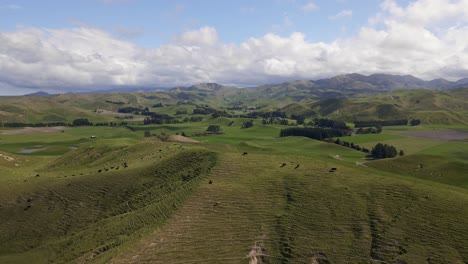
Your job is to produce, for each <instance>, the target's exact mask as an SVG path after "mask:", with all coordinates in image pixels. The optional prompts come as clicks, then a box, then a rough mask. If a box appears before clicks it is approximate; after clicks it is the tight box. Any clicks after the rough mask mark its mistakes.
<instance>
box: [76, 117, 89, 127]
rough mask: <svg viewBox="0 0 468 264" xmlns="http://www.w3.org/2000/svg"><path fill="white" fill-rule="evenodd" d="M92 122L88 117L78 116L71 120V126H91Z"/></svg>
mask: <svg viewBox="0 0 468 264" xmlns="http://www.w3.org/2000/svg"><path fill="white" fill-rule="evenodd" d="M92 125H93V123H91V122H89V120H88V118H78V119H75V120H73V123H72V126H92Z"/></svg>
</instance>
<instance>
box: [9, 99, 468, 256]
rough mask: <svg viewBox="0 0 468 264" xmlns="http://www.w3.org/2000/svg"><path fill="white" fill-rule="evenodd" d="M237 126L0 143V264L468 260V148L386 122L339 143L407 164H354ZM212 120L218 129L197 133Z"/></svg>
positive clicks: (103, 130) (77, 131)
mask: <svg viewBox="0 0 468 264" xmlns="http://www.w3.org/2000/svg"><path fill="white" fill-rule="evenodd" d="M124 99H128V100H136V99H135V98H127V97H125V98H123V97H116V98H114V99H113V100H124ZM171 111H172V110H171ZM231 120H233V121H234V124H233V125H232V126H228V124H229V122H230V121H231ZM245 120H246V119H228V118H220V119H208V118H207V119H205V120H203V121H202V122H196V123H184V124H175V125H151V126H136V125H135V126H132V129H127V128H125V127H116V128H109V127H77V128H70V129H67V130H66V131H65V133H48V134H29V135H10V136H8V135H1V139H0V151H1V152H0V153H2V155H8V156H10V157H12V158H14V160H12V161H8V160H6V159H4V158H2V157H0V171H1V173H0V174H1V175H0V183H1V184H0V263H31V262H33V263H84V262H90V263H131V262H133V263H187V262H190V263H248V262H249V258H248V257H247V256H248V255H249V252H250V251H251V250H252V248H254V247H255V246H257V247H258V248H260V249H261V251H262V252H263V254H264V256H263V257H262V260H263V263H310V262H312V260H313V259H316V258H326V259H327V260H328V261H329V262H330V263H373V262H377V261H379V262H382V263H396V262H397V261H403V260H404V261H407V262H408V263H426V262H429V263H464V262H466V260H467V259H468V250H467V248H466V242H467V241H468V232H467V231H466V226H468V220H467V219H468V207H466V204H467V203H468V177H467V173H466V172H467V164H468V162H467V160H468V156H467V155H466V153H468V144H466V143H464V142H442V141H434V140H430V139H423V138H414V137H406V136H403V135H401V134H400V133H401V132H404V131H417V130H422V129H432V128H427V127H409V126H408V127H389V128H388V129H387V128H384V133H382V134H378V135H355V136H352V137H344V138H343V140H346V141H349V142H353V143H355V144H359V145H361V146H366V147H372V146H373V145H375V144H376V143H378V142H382V143H387V144H391V145H395V146H396V147H397V148H398V149H400V148H401V149H404V151H405V153H406V155H405V156H404V157H398V158H394V159H386V160H379V161H372V162H367V163H365V164H364V165H365V166H357V165H356V162H363V161H364V160H363V158H364V156H365V154H364V153H362V152H359V151H355V150H353V149H350V148H346V147H342V146H338V145H335V144H332V143H325V142H321V141H317V140H312V139H308V138H303V137H286V138H279V137H278V135H279V131H280V129H282V128H284V126H279V125H267V126H263V125H261V124H260V122H261V120H259V119H255V120H254V123H255V125H254V126H253V127H252V128H248V129H242V128H240V127H241V124H242V122H243V121H245ZM212 124H214V125H220V126H221V129H222V131H223V134H221V135H213V136H199V137H193V135H195V134H197V133H200V132H203V131H205V130H206V128H207V127H208V126H209V125H212ZM145 130H150V131H151V132H152V133H156V134H161V133H162V132H164V133H168V134H176V133H179V134H181V133H182V132H185V133H186V134H187V135H189V136H192V138H194V139H196V140H198V141H200V143H198V144H186V143H178V142H161V141H159V140H158V139H156V138H154V137H150V138H144V137H143V131H145ZM91 135H95V136H96V137H97V138H96V139H90V138H89V136H91ZM38 145H40V146H42V147H44V150H43V151H40V152H36V153H34V154H24V155H20V154H15V153H16V152H17V151H18V150H21V149H24V148H29V147H33V146H38ZM71 146H74V147H77V149H74V150H72V149H70V148H69V147H71ZM244 152H246V153H247V155H243V153H244ZM125 163H126V164H127V165H128V166H124V164H125ZM358 165H359V164H358ZM366 166H367V167H366ZM331 168H336V170H335V171H330V170H331ZM36 175H39V176H36ZM209 181H211V184H209ZM428 259H430V261H427V260H428Z"/></svg>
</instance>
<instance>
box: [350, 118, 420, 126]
mask: <svg viewBox="0 0 468 264" xmlns="http://www.w3.org/2000/svg"><path fill="white" fill-rule="evenodd" d="M408 122H409V124H410V125H412V126H417V125H420V124H421V120H419V119H411V121H408V119H397V120H370V121H354V126H355V127H377V126H407V125H408Z"/></svg>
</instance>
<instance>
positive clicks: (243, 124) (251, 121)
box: [242, 120, 254, 128]
mask: <svg viewBox="0 0 468 264" xmlns="http://www.w3.org/2000/svg"><path fill="white" fill-rule="evenodd" d="M253 125H254V123H253V120H249V121H245V122H244V123H242V128H249V127H253Z"/></svg>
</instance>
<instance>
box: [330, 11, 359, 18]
mask: <svg viewBox="0 0 468 264" xmlns="http://www.w3.org/2000/svg"><path fill="white" fill-rule="evenodd" d="M351 16H353V10H341V11H340V12H338V13H337V14H335V15H333V16H330V17H328V18H329V19H331V20H336V19H340V18H344V17H351Z"/></svg>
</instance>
